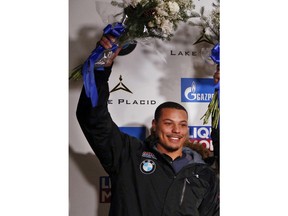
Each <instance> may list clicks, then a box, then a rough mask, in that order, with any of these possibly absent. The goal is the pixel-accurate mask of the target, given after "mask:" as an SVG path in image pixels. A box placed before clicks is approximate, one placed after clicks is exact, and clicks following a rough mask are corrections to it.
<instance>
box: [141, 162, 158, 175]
mask: <svg viewBox="0 0 288 216" xmlns="http://www.w3.org/2000/svg"><path fill="white" fill-rule="evenodd" d="M155 169H156V164H155V162H154V161H152V160H150V159H146V160H144V161H142V162H141V164H140V170H141V172H142V173H143V174H151V173H153V172H154V171H155Z"/></svg>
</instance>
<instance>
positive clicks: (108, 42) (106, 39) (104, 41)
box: [98, 35, 122, 67]
mask: <svg viewBox="0 0 288 216" xmlns="http://www.w3.org/2000/svg"><path fill="white" fill-rule="evenodd" d="M115 41H116V39H115V37H113V36H112V35H106V36H104V35H103V36H102V38H101V39H100V41H99V42H98V43H99V44H100V45H102V46H103V47H104V48H105V49H110V48H112V43H115ZM121 49H122V47H118V49H117V50H116V51H115V53H114V54H113V56H112V57H111V58H110V59H109V60H108V61H107V63H106V64H105V65H104V67H110V66H111V65H112V63H113V61H114V59H115V58H116V57H117V56H118V54H119V52H120V51H121Z"/></svg>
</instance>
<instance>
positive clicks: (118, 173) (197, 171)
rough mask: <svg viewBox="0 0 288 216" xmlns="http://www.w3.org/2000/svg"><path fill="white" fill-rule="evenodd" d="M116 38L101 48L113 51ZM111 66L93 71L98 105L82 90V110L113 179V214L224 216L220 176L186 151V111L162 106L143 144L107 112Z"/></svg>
mask: <svg viewBox="0 0 288 216" xmlns="http://www.w3.org/2000/svg"><path fill="white" fill-rule="evenodd" d="M112 39H113V38H110V39H109V40H108V39H107V38H106V37H102V39H101V40H100V42H99V44H101V45H102V46H103V47H104V48H106V49H108V48H110V47H111V44H110V41H113V40H112ZM119 50H120V49H118V50H117V51H116V53H115V56H114V57H116V56H117V53H119ZM112 60H113V59H112ZM111 65H112V61H110V62H109V63H107V65H105V67H104V69H102V70H101V71H97V69H96V70H95V71H94V77H95V83H96V86H97V93H98V101H97V105H96V106H93V105H92V103H91V100H90V99H89V97H87V95H86V92H85V89H84V88H83V89H82V92H81V95H80V99H79V102H78V107H77V119H78V121H79V124H80V126H81V129H82V131H83V133H84V135H85V137H86V139H87V141H88V142H89V144H90V146H91V148H92V149H93V151H94V152H95V154H96V155H97V157H98V158H99V160H100V162H101V164H102V166H103V168H104V169H105V171H106V172H107V173H108V174H109V176H110V179H111V205H110V211H109V216H180V215H183V216H184V215H185V216H216V215H219V181H218V178H217V176H216V175H215V173H214V171H213V170H212V169H211V168H210V167H209V166H208V165H207V164H205V162H204V161H203V159H202V157H201V156H200V155H199V154H198V153H197V152H195V151H193V150H192V149H190V148H188V147H183V145H184V143H185V142H186V141H187V139H188V131H189V130H188V113H187V111H186V109H185V108H184V107H183V106H182V105H181V104H179V103H176V102H172V101H168V102H165V103H162V104H160V105H159V106H158V107H157V108H156V110H155V114H154V119H153V120H152V128H151V135H150V136H148V137H147V138H146V140H145V141H144V142H143V141H141V140H139V139H136V138H135V137H132V136H129V135H128V134H126V133H123V132H121V131H120V130H119V128H118V126H117V125H116V123H115V122H114V121H113V120H112V118H111V115H110V113H109V111H108V99H109V86H108V79H109V76H110V74H111V69H112V66H111Z"/></svg>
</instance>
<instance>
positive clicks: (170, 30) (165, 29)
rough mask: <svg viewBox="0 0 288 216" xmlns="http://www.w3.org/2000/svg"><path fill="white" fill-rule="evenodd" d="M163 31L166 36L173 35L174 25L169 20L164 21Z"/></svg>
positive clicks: (162, 24)
mask: <svg viewBox="0 0 288 216" xmlns="http://www.w3.org/2000/svg"><path fill="white" fill-rule="evenodd" d="M161 29H162V31H163V32H164V33H165V34H168V35H169V34H172V33H173V23H171V22H170V21H169V20H162V23H161Z"/></svg>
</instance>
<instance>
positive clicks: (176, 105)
mask: <svg viewBox="0 0 288 216" xmlns="http://www.w3.org/2000/svg"><path fill="white" fill-rule="evenodd" d="M164 108H174V109H178V110H184V111H185V112H186V113H187V115H188V112H187V110H186V109H185V108H184V107H183V106H182V105H181V104H179V103H176V102H173V101H167V102H164V103H162V104H160V105H159V106H158V107H157V108H156V110H155V113H154V119H155V120H156V121H158V120H159V118H160V116H161V111H162V109H164Z"/></svg>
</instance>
